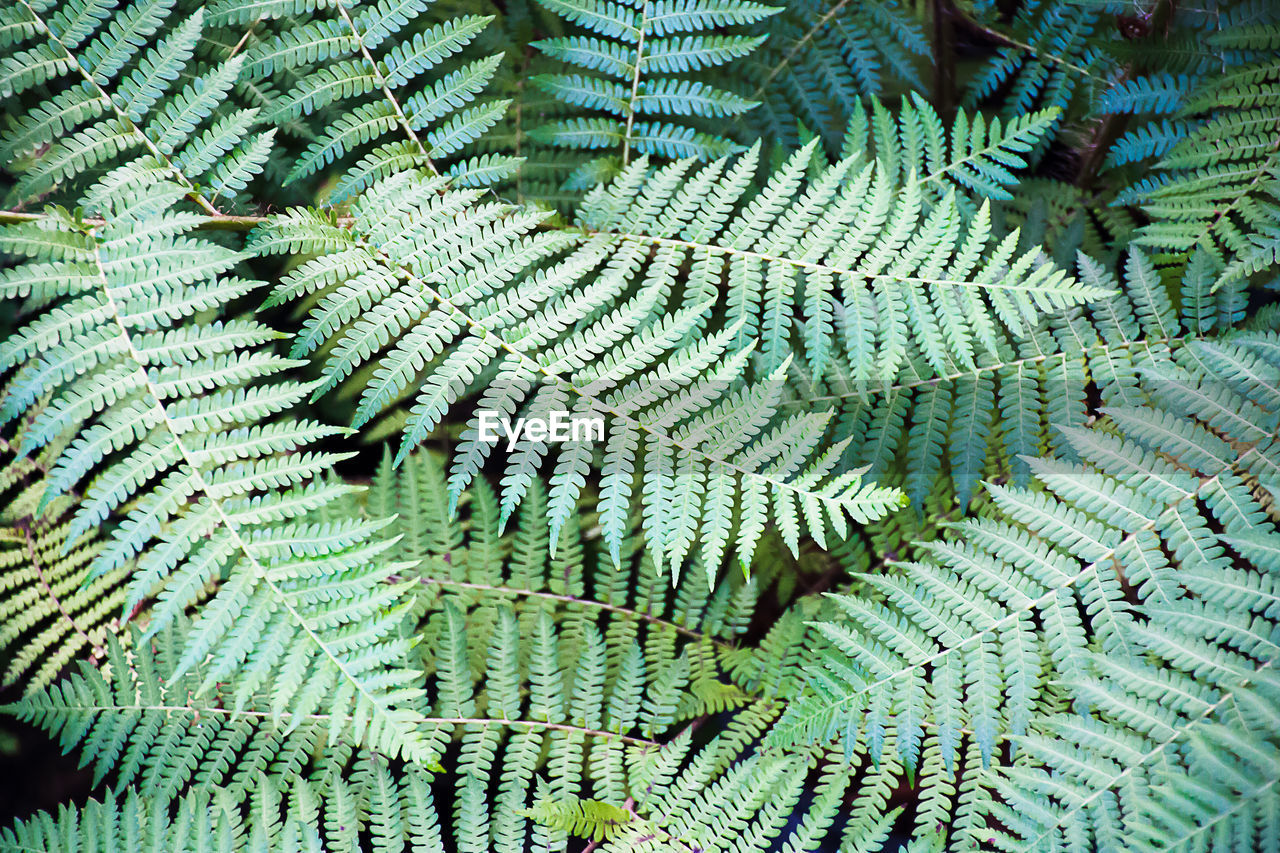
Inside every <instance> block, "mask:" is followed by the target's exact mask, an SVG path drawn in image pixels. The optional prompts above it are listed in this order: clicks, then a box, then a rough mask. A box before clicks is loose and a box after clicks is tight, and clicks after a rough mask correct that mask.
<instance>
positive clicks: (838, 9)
mask: <svg viewBox="0 0 1280 853" xmlns="http://www.w3.org/2000/svg"><path fill="white" fill-rule="evenodd" d="M910 6H911V4H903V3H898V2H896V0H889V2H879V0H877V2H858V3H854V2H849V0H793V2H789V3H787V4H786V5H785V7H784V8H783V11H782V12H781V14H779V15H778V16H776V17H773V18H769V19H766V20H764V21H762V22H760V23H759V24H757V25H756V26H755V29H756V31H757V32H759V33H760V34H761V35H767V36H768V39H767V40H766V41H765V43H764V44H763V45H762V46H761V47H760V48H759V49H758V50H756V51H755V52H754V53H753V54H752V55H751V56H750V58H749V59H747V60H746V61H744V62H743V71H744V75H743V76H744V81H743V83H742V84H739V87H738V88H739V90H740V91H743V92H746V93H749V94H748V98H749V99H750V100H753V101H760V106H759V107H757V108H755V109H753V110H751V111H749V112H746V113H743V114H742V116H741V117H740V118H738V119H737V120H736V121H735V125H736V126H737V127H740V128H742V129H743V130H744V131H745V133H744V135H745V136H746V137H747V138H750V139H765V140H769V141H770V142H774V143H776V144H778V145H779V146H780V147H781V148H783V149H784V150H786V149H794V148H798V147H800V145H801V144H803V142H804V141H805V140H803V139H801V138H800V135H799V131H800V127H801V126H803V127H804V128H805V129H807V130H808V131H809V132H811V133H813V134H816V135H817V136H818V137H820V138H821V139H822V140H823V143H824V146H825V147H826V148H827V150H828V151H830V152H833V153H834V152H836V151H838V150H839V148H840V142H841V139H842V138H843V135H844V132H845V129H846V128H847V127H848V126H849V123H850V121H852V120H854V117H855V116H856V115H857V114H858V113H859V112H860V111H861V110H862V99H863V98H867V97H875V98H888V97H892V96H894V95H895V94H897V90H898V89H901V88H905V89H908V90H912V91H917V92H919V91H923V90H924V88H925V86H924V83H923V81H922V79H921V75H920V68H921V65H922V64H923V63H922V59H923V58H924V57H927V56H928V55H929V52H930V46H929V40H928V38H927V36H926V35H925V30H924V26H923V22H922V21H921V20H919V18H918V17H917V14H916V10H915V9H913V8H911V7H910ZM891 81H892V82H891Z"/></svg>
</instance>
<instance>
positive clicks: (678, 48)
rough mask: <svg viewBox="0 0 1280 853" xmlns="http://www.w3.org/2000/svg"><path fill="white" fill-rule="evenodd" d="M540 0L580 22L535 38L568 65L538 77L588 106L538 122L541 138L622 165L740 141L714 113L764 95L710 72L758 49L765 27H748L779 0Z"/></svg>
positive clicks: (734, 110)
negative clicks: (733, 87) (745, 91)
mask: <svg viewBox="0 0 1280 853" xmlns="http://www.w3.org/2000/svg"><path fill="white" fill-rule="evenodd" d="M539 3H541V5H543V6H544V7H546V8H547V9H549V10H550V11H552V12H554V13H555V14H556V15H558V16H560V17H562V18H564V19H565V20H566V21H567V22H570V23H572V24H574V25H575V27H574V28H573V29H574V30H575V31H574V32H573V33H572V34H571V35H567V36H558V37H555V38H548V39H542V40H539V41H535V42H533V46H534V47H536V48H537V49H538V50H539V51H541V52H542V53H543V54H544V55H546V56H547V57H550V58H551V59H554V60H558V61H559V62H561V63H563V64H564V66H567V68H566V71H565V73H548V74H540V75H538V76H537V77H535V78H534V79H533V81H532V82H533V84H534V85H536V86H538V87H540V88H542V89H543V90H545V91H547V92H549V93H551V94H552V95H554V96H555V97H556V98H557V99H559V100H561V101H564V102H565V103H567V104H569V105H570V106H572V107H576V108H578V110H580V111H582V112H583V113H585V114H584V115H580V116H574V117H570V118H564V119H556V120H552V121H548V122H546V123H544V124H542V125H540V126H538V127H535V128H534V129H533V131H532V136H533V138H534V139H535V140H537V141H541V142H544V143H547V144H551V145H556V146H563V147H568V148H576V149H586V150H589V151H601V152H604V156H606V157H611V158H616V163H617V164H618V165H621V166H625V165H627V164H628V163H629V162H630V161H631V159H632V158H633V157H636V156H640V155H645V154H650V155H655V156H660V157H669V158H683V157H698V158H701V159H704V160H706V159H713V158H716V157H722V156H724V155H725V154H728V153H730V152H732V151H734V150H736V148H737V146H735V145H734V144H733V143H732V142H731V141H730V140H729V139H727V138H725V137H724V136H722V135H720V134H719V133H718V132H716V131H714V130H710V129H709V128H710V127H712V126H714V123H713V122H711V121H708V120H714V119H723V118H725V117H729V116H736V115H740V114H741V113H743V112H745V111H746V110H749V109H750V108H751V107H753V106H755V103H754V102H753V101H750V100H747V99H745V98H743V97H741V96H739V95H737V94H735V93H733V92H731V91H729V90H727V89H725V88H723V87H721V86H716V85H711V84H709V83H708V82H706V80H705V79H702V78H704V77H707V76H710V72H712V71H716V70H722V69H721V66H725V65H726V64H727V63H731V62H733V61H734V60H738V59H741V57H743V56H746V55H747V54H749V53H751V52H752V51H753V50H755V49H756V48H757V47H758V46H759V45H760V43H761V42H762V41H763V40H764V37H763V36H759V35H746V34H745V33H743V32H742V31H741V28H742V27H743V26H744V25H748V24H751V23H753V22H756V21H761V20H762V19H767V18H768V17H769V16H771V15H774V14H776V13H777V12H778V11H779V9H778V8H777V7H774V6H768V5H765V4H763V3H757V2H752V0H638V2H627V3H613V2H606V0H539ZM570 69H572V73H569V70H570ZM614 168H616V166H615V167H614ZM594 171H596V172H597V174H603V175H606V176H607V171H602V170H600V169H597V170H594Z"/></svg>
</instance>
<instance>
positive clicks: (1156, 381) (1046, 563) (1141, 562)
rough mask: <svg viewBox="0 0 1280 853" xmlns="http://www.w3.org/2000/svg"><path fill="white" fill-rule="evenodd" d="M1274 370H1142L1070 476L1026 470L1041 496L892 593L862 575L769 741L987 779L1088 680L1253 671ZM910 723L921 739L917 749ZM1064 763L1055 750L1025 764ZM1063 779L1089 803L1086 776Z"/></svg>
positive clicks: (1080, 447) (1090, 434)
mask: <svg viewBox="0 0 1280 853" xmlns="http://www.w3.org/2000/svg"><path fill="white" fill-rule="evenodd" d="M1278 353H1280V351H1278V350H1277V349H1276V336H1275V333H1272V332H1268V333H1259V332H1248V333H1239V334H1236V335H1232V336H1227V337H1224V338H1221V339H1219V340H1216V341H1212V342H1210V341H1193V342H1190V343H1188V344H1187V345H1186V346H1185V347H1183V348H1182V349H1180V350H1178V351H1176V352H1174V353H1173V354H1172V355H1171V356H1170V357H1169V358H1168V359H1166V360H1163V361H1162V362H1160V363H1158V364H1153V365H1151V366H1149V367H1148V368H1147V369H1145V370H1144V371H1143V388H1142V390H1143V392H1144V394H1145V395H1146V396H1147V397H1148V398H1149V399H1148V400H1147V401H1145V402H1143V403H1141V404H1138V405H1113V406H1108V407H1106V408H1104V409H1103V411H1104V412H1105V413H1106V415H1107V420H1106V422H1105V424H1099V425H1095V426H1094V427H1093V428H1088V429H1086V428H1080V427H1062V428H1060V431H1061V432H1062V433H1063V434H1064V436H1065V438H1066V440H1067V442H1068V444H1069V447H1070V448H1071V450H1072V451H1073V454H1072V457H1070V458H1064V457H1063V456H1062V455H1052V456H1048V457H1041V458H1028V459H1027V463H1028V465H1029V466H1030V469H1031V472H1032V475H1033V476H1034V477H1035V479H1036V480H1037V481H1038V483H1039V485H1040V486H1041V487H1042V488H1043V490H1042V491H1032V490H1026V489H1017V488H1012V487H1009V486H1002V485H994V484H989V485H988V486H987V490H988V492H989V495H990V500H991V503H992V504H993V506H994V507H995V508H996V509H998V510H999V514H998V515H993V516H989V517H983V518H979V519H975V520H969V521H965V522H963V523H961V524H959V525H957V527H956V535H955V536H954V537H953V538H950V539H946V540H942V541H937V542H925V543H921V548H922V551H923V553H924V554H926V555H927V556H925V557H924V558H923V559H921V560H918V561H914V562H909V563H905V564H902V565H900V566H899V567H898V571H897V572H895V573H893V574H889V575H867V576H865V577H864V578H863V580H864V582H865V586H866V594H863V595H845V596H837V597H836V601H837V603H838V604H839V605H840V607H841V609H842V610H844V611H845V618H844V619H842V620H832V621H830V622H824V623H822V624H820V625H819V626H818V627H819V629H820V630H821V633H822V634H824V635H825V637H826V638H827V641H828V643H829V651H828V652H827V653H826V654H824V655H823V658H822V663H821V665H815V666H813V667H811V668H810V670H809V675H810V679H811V680H810V684H809V689H808V691H806V695H805V696H803V697H801V698H799V699H797V700H793V701H792V702H791V703H790V704H789V705H788V708H787V713H786V716H785V717H784V719H783V720H782V721H781V722H780V724H779V725H778V726H777V727H776V728H775V729H774V730H773V732H772V733H771V738H772V742H774V743H778V744H784V743H795V742H803V741H807V740H816V741H825V740H828V739H831V738H836V737H839V738H841V739H842V740H843V741H844V742H845V746H846V749H853V748H854V746H855V744H856V743H859V742H860V740H861V738H863V737H864V736H865V737H869V738H870V743H871V744H872V747H871V748H872V749H873V750H875V749H876V746H875V743H876V740H875V737H876V731H877V729H882V728H883V727H884V726H885V724H886V718H887V717H889V716H893V717H894V718H896V721H897V736H898V741H897V743H898V747H899V750H900V751H901V752H902V758H903V761H904V762H906V763H907V764H908V765H912V764H914V763H915V762H917V761H918V760H919V752H918V750H919V745H920V743H921V740H922V739H923V738H926V737H927V738H934V737H936V738H937V739H938V742H939V744H940V745H941V748H942V751H943V752H942V757H943V760H944V761H946V762H948V764H949V763H950V762H953V761H955V759H956V756H957V750H958V745H959V742H960V741H959V733H960V732H961V731H962V730H967V731H970V732H972V737H973V738H974V739H975V740H976V741H977V743H978V744H979V745H980V746H981V748H982V753H983V758H984V763H990V762H991V761H992V760H993V759H994V757H995V755H996V752H997V748H998V742H999V741H1000V740H1001V739H1002V738H1012V739H1013V740H1012V742H1013V744H1014V746H1013V748H1014V749H1018V750H1021V749H1022V748H1023V747H1022V745H1023V744H1024V742H1025V740H1024V739H1023V738H1022V736H1023V735H1028V733H1029V732H1031V731H1032V726H1033V721H1034V720H1035V719H1036V718H1037V716H1038V714H1039V712H1041V711H1042V710H1043V709H1044V708H1045V707H1046V706H1048V707H1050V708H1054V709H1057V708H1062V709H1063V710H1062V711H1061V714H1062V716H1061V719H1062V720H1064V721H1066V720H1068V718H1070V719H1076V715H1071V714H1068V713H1067V712H1066V710H1065V708H1064V707H1063V706H1064V705H1072V706H1073V707H1074V709H1075V711H1076V712H1077V714H1078V713H1079V712H1082V711H1083V710H1084V709H1087V708H1089V707H1091V706H1096V705H1097V703H1098V702H1099V695H1098V691H1096V690H1094V689H1093V688H1092V687H1091V686H1090V685H1091V684H1092V681H1091V678H1092V677H1093V675H1094V671H1095V668H1096V667H1098V666H1105V667H1120V668H1127V669H1128V670H1129V671H1134V672H1147V673H1148V674H1149V675H1150V677H1151V678H1156V677H1157V675H1158V676H1159V679H1160V681H1161V682H1162V683H1166V684H1171V683H1172V682H1170V681H1169V680H1168V679H1172V678H1173V675H1172V674H1166V673H1172V672H1173V671H1176V670H1185V671H1186V672H1187V674H1188V676H1189V677H1194V678H1196V679H1201V680H1203V681H1205V683H1206V685H1208V686H1209V687H1212V688H1214V689H1217V688H1219V687H1221V684H1222V683H1225V682H1222V679H1231V678H1236V677H1240V676H1241V674H1242V673H1245V672H1252V670H1253V669H1254V668H1256V667H1258V666H1264V667H1265V666H1269V665H1270V661H1271V654H1272V651H1271V650H1272V649H1273V648H1274V646H1273V644H1272V642H1271V640H1270V639H1267V638H1269V637H1270V636H1271V633H1270V632H1272V631H1273V630H1274V622H1273V621H1272V617H1273V616H1274V609H1269V608H1272V602H1273V598H1272V597H1271V596H1270V593H1269V592H1268V590H1270V587H1271V581H1270V571H1271V562H1272V561H1271V559H1270V551H1271V550H1272V549H1274V548H1275V547H1276V546H1277V544H1278V543H1280V536H1277V534H1276V532H1275V529H1274V526H1273V523H1272V522H1271V521H1270V519H1269V518H1268V516H1267V511H1266V509H1265V504H1264V503H1263V501H1264V500H1265V501H1266V503H1268V504H1269V502H1270V501H1271V500H1272V495H1271V493H1270V492H1269V491H1266V492H1264V491H1261V489H1266V488H1269V484H1272V483H1274V473H1275V471H1276V470H1277V465H1278V464H1280V454H1278V453H1277V449H1276V432H1277V425H1278V422H1277V418H1278V417H1280V414H1278V413H1280V394H1278V393H1277V391H1276V385H1275V383H1274V378H1275V377H1277V376H1280V354H1278ZM1264 496H1265V497H1264ZM1218 531H1221V532H1218ZM1233 553H1234V554H1235V555H1236V556H1237V557H1238V558H1239V559H1241V560H1244V561H1247V567H1241V565H1240V562H1239V561H1238V560H1237V559H1233V557H1232V554H1233ZM1268 613H1270V614H1271V616H1268V615H1266V614H1268ZM1258 632H1261V633H1258ZM1150 656H1157V657H1159V658H1161V659H1163V661H1164V667H1163V668H1162V667H1160V666H1158V665H1155V664H1153V663H1152V662H1151V661H1150V659H1149V658H1150ZM1049 665H1052V667H1053V672H1054V673H1056V677H1055V680H1054V681H1049V680H1047V679H1046V676H1047V667H1048V666H1049ZM1121 681H1122V683H1127V682H1124V680H1123V679H1122V680H1121ZM961 695H963V696H964V697H965V699H964V701H963V702H961V701H959V699H960V696H961ZM886 697H891V698H889V699H888V701H887V702H886V701H885V698H886ZM1147 698H1148V699H1150V700H1152V701H1156V702H1160V701H1168V702H1176V701H1178V698H1177V695H1169V696H1159V695H1148V696H1147ZM886 705H887V707H886ZM1055 712H1056V711H1055ZM1117 713H1123V711H1122V710H1120V709H1119V708H1118V707H1117ZM925 717H928V718H930V719H933V720H934V722H935V725H936V729H934V730H933V731H931V732H929V733H927V734H926V733H924V732H922V727H921V720H922V719H923V718H925ZM905 725H910V726H911V728H910V729H908V730H904V726H905ZM1081 725H1083V724H1081ZM1067 740H1075V738H1074V736H1073V737H1071V738H1068V739H1067ZM1063 748H1065V747H1064V746H1063V741H1062V739H1061V738H1058V739H1055V741H1054V744H1052V745H1048V746H1044V749H1047V750H1051V751H1052V750H1060V749H1063ZM1101 748H1102V750H1103V752H1104V753H1105V754H1112V753H1107V752H1106V750H1109V749H1112V748H1113V747H1112V746H1111V745H1107V746H1104V747H1101ZM1041 757H1042V758H1044V760H1045V761H1046V762H1047V763H1048V764H1049V766H1050V767H1056V765H1055V764H1054V756H1052V755H1049V756H1048V757H1045V756H1041ZM1016 766H1020V765H1016ZM1079 772H1080V773H1081V782H1080V784H1089V785H1091V784H1093V780H1094V778H1095V777H1094V775H1093V770H1091V769H1090V770H1085V769H1081V770H1080V771H1079ZM1100 772H1101V771H1099V773H1100ZM1122 775H1127V774H1122ZM1037 790H1038V789H1037ZM1075 796H1076V795H1075V794H1071V797H1070V798H1074V797H1075ZM1070 798H1069V799H1070ZM1093 799H1096V797H1095V798H1093ZM1028 815H1029V817H1028V820H1035V819H1038V818H1037V817H1036V816H1035V815H1031V814H1030V813H1028ZM1043 840H1044V839H1043V838H1042V839H1041V841H1043ZM1032 849H1035V845H1034V844H1033V845H1032Z"/></svg>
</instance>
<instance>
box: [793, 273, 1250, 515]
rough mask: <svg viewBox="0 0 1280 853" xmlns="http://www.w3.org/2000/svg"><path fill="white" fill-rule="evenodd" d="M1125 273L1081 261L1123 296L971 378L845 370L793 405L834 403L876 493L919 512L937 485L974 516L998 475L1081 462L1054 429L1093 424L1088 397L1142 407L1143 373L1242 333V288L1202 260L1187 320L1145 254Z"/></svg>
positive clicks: (1070, 316)
mask: <svg viewBox="0 0 1280 853" xmlns="http://www.w3.org/2000/svg"><path fill="white" fill-rule="evenodd" d="M1124 271H1125V275H1124V277H1123V281H1122V282H1120V281H1117V279H1116V277H1115V276H1113V275H1112V273H1111V272H1110V271H1109V270H1108V269H1106V268H1105V267H1103V266H1102V265H1101V264H1098V263H1096V262H1094V261H1092V260H1091V259H1090V258H1088V257H1087V256H1085V255H1083V254H1081V255H1079V272H1078V278H1079V279H1080V280H1081V281H1083V282H1086V283H1088V284H1090V285H1092V286H1094V287H1096V288H1098V289H1099V290H1113V291H1119V293H1118V295H1116V296H1114V297H1111V298H1110V299H1105V300H1097V301H1095V302H1093V303H1091V304H1090V305H1088V306H1087V307H1072V308H1068V309H1066V310H1064V311H1061V312H1059V313H1056V314H1054V315H1051V316H1048V317H1046V318H1045V320H1044V321H1043V322H1041V324H1040V325H1038V326H1037V327H1036V328H1035V329H1034V330H1033V332H1032V333H1031V334H1030V335H1029V336H1027V337H1026V338H1024V339H1021V340H1018V339H1014V338H1009V339H1007V340H1004V341H1001V348H1000V353H1001V354H1000V355H999V356H997V357H986V358H984V359H982V360H981V361H979V363H978V366H977V367H976V368H973V369H967V370H957V371H955V372H951V373H941V374H939V373H938V372H937V371H935V370H933V369H932V368H931V367H930V365H928V364H925V363H923V361H922V359H920V358H918V357H917V358H915V359H914V360H913V361H912V362H910V363H909V364H908V365H907V366H906V367H904V368H903V369H902V371H901V373H900V375H899V378H898V379H897V381H895V382H893V383H885V384H876V383H853V382H848V381H845V380H844V379H843V375H847V374H848V373H850V372H852V371H851V370H850V369H845V370H844V371H835V372H834V373H835V378H833V379H830V380H827V381H826V382H823V383H819V384H816V385H813V386H804V387H801V388H798V389H797V390H796V392H795V401H794V402H795V403H796V404H805V405H815V404H816V405H821V404H830V403H833V402H834V403H836V404H837V405H838V406H839V412H840V414H839V423H840V429H841V431H843V432H845V433H846V434H850V435H852V436H853V437H854V438H853V440H852V441H851V442H850V446H849V450H848V453H849V455H850V458H851V459H852V460H854V462H855V464H858V465H862V466H869V470H868V476H869V477H871V478H872V479H874V480H875V481H876V482H879V483H895V484H899V485H901V487H902V488H903V489H904V491H905V492H906V493H907V495H908V497H909V498H910V499H911V501H912V504H913V505H914V506H915V507H916V508H917V510H923V509H924V505H925V502H926V500H928V499H929V498H930V497H931V496H933V495H934V494H935V487H936V486H937V485H938V484H939V482H940V481H941V482H945V483H947V484H948V487H947V488H946V492H947V493H954V495H955V498H956V501H957V503H958V505H959V506H960V508H961V509H965V508H967V507H968V505H969V500H970V498H972V497H973V494H974V491H975V489H976V488H977V486H978V483H979V481H980V480H981V479H983V477H984V476H985V474H986V473H987V472H989V471H990V470H992V468H991V466H992V465H993V464H994V465H998V466H999V468H1000V469H1001V470H1006V469H1007V470H1008V472H1009V474H1010V475H1011V479H1012V482H1013V483H1015V484H1016V485H1019V486H1025V485H1027V483H1028V482H1029V478H1030V466H1029V463H1028V462H1027V461H1026V460H1027V459H1030V458H1034V457H1037V456H1042V455H1044V454H1045V453H1047V452H1052V453H1056V454H1059V455H1062V456H1063V457H1064V458H1076V454H1075V452H1074V451H1073V450H1072V449H1071V446H1070V442H1069V441H1068V440H1067V438H1066V435H1065V434H1064V433H1062V432H1061V431H1060V430H1059V427H1063V426H1067V427H1078V426H1084V425H1085V424H1086V423H1087V422H1088V420H1089V418H1090V404H1089V397H1090V394H1091V393H1092V392H1091V388H1096V389H1097V390H1096V394H1097V396H1098V397H1099V398H1100V402H1101V403H1102V405H1104V406H1112V405H1132V404H1135V403H1137V402H1141V401H1142V400H1143V399H1144V397H1143V395H1142V393H1141V391H1140V386H1141V384H1142V374H1143V372H1144V371H1146V370H1148V369H1149V368H1151V367H1152V366H1154V365H1159V364H1160V363H1161V362H1163V361H1167V359H1168V358H1169V357H1170V354H1171V353H1172V352H1173V351H1174V350H1177V349H1179V348H1181V347H1182V346H1184V345H1185V344H1187V343H1188V342H1190V341H1195V340H1207V339H1211V338H1214V337H1216V336H1217V335H1219V334H1220V333H1221V331H1222V330H1223V329H1228V328H1230V327H1232V326H1233V325H1234V324H1235V323H1236V322H1237V319H1236V317H1235V316H1234V310H1233V304H1234V303H1235V302H1236V301H1237V300H1238V297H1239V292H1238V289H1237V288H1228V289H1225V290H1222V291H1219V292H1218V293H1214V292H1213V289H1214V285H1215V282H1216V278H1217V277H1216V274H1215V271H1214V268H1213V263H1212V260H1211V258H1210V257H1209V256H1208V255H1207V254H1206V253H1201V254H1200V255H1198V256H1197V257H1196V258H1195V259H1194V261H1193V262H1192V263H1191V264H1190V265H1189V266H1188V268H1187V270H1186V273H1185V275H1184V277H1183V280H1182V282H1181V287H1180V310H1175V309H1174V306H1173V304H1172V301H1171V299H1170V297H1169V295H1168V292H1167V290H1166V285H1165V283H1164V281H1163V280H1162V278H1161V275H1160V273H1159V271H1158V270H1157V269H1156V268H1155V266H1154V265H1153V264H1152V262H1151V260H1150V259H1149V258H1148V257H1147V256H1146V255H1145V254H1144V253H1143V252H1142V251H1141V250H1138V249H1134V250H1132V251H1131V252H1130V253H1129V256H1128V257H1127V258H1126V260H1125V263H1124ZM836 355H837V357H843V353H841V352H840V351H839V350H838V349H837V351H836ZM842 374H843V375H842Z"/></svg>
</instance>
